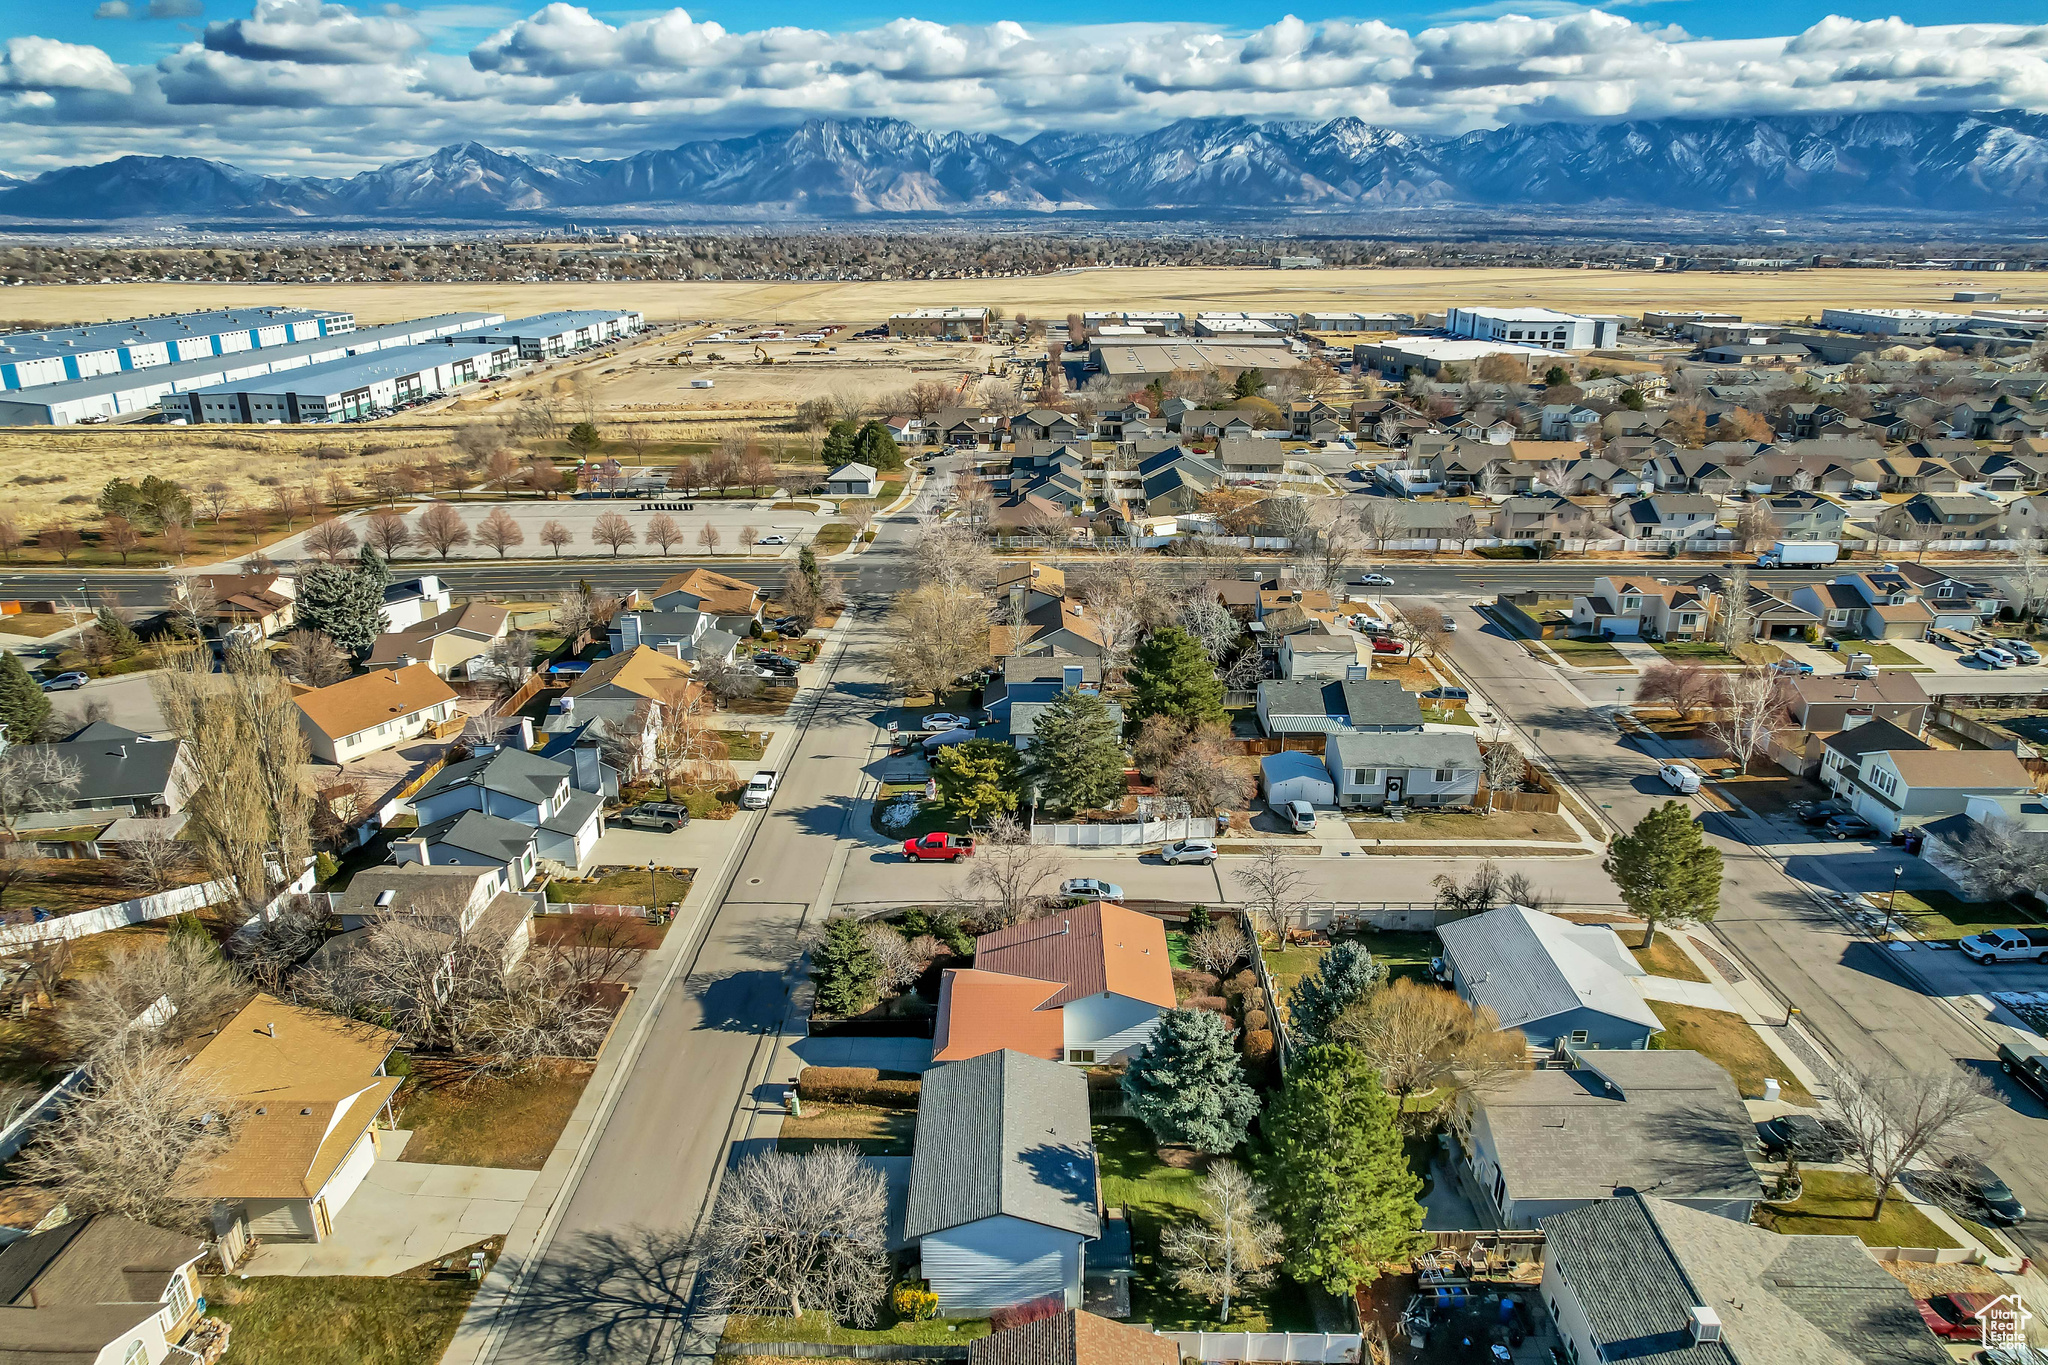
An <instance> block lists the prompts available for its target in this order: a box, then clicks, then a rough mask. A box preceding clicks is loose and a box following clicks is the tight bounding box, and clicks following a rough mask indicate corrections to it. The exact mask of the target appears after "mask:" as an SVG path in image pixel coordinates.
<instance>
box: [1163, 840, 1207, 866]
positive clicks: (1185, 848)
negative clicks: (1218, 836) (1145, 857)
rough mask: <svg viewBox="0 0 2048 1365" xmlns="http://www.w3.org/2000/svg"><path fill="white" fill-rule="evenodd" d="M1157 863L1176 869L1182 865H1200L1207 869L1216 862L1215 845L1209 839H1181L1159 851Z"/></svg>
mask: <svg viewBox="0 0 2048 1365" xmlns="http://www.w3.org/2000/svg"><path fill="white" fill-rule="evenodd" d="M1159 861H1160V862H1162V863H1171V864H1173V865H1174V866H1176V867H1178V866H1179V865H1180V864H1182V863H1200V864H1201V865H1202V866H1204V867H1207V866H1208V865H1209V864H1211V863H1213V862H1215V861H1216V844H1215V841H1214V840H1210V839H1181V840H1178V841H1176V842H1174V843H1171V844H1168V845H1167V846H1166V847H1165V848H1162V849H1160V850H1159Z"/></svg>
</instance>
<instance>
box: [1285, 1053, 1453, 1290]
mask: <svg viewBox="0 0 2048 1365" xmlns="http://www.w3.org/2000/svg"><path fill="white" fill-rule="evenodd" d="M1259 1127H1260V1130H1261V1131H1262V1132H1264V1133H1265V1135H1266V1139H1267V1149H1266V1152H1265V1156H1264V1159H1263V1160H1262V1161H1261V1163H1260V1166H1261V1173H1262V1174H1263V1175H1264V1176H1265V1178H1266V1188H1267V1189H1268V1190H1270V1191H1271V1192H1272V1196H1273V1212H1274V1214H1275V1215H1276V1216H1278V1218H1279V1220H1280V1225H1281V1226H1282V1227H1283V1228H1285V1229H1286V1232H1287V1253H1286V1260H1285V1262H1284V1264H1285V1266H1286V1269H1287V1273H1288V1274H1289V1275H1291V1276H1293V1277H1294V1278H1295V1279H1296V1280H1299V1281H1300V1282H1301V1283H1303V1284H1319V1285H1321V1286H1322V1287H1323V1288H1324V1289H1326V1290H1328V1291H1329V1292H1330V1293H1332V1294H1349V1293H1350V1292H1351V1291H1352V1287H1353V1286H1355V1285H1365V1284H1371V1283H1372V1282H1373V1281H1374V1280H1376V1279H1378V1278H1379V1274H1380V1268H1381V1266H1382V1265H1384V1264H1385V1263H1387V1262H1389V1261H1394V1260H1397V1259H1400V1258H1402V1257H1404V1256H1406V1255H1408V1254H1409V1253H1410V1252H1411V1251H1412V1250H1413V1249H1414V1247H1415V1245H1416V1240H1417V1239H1416V1232H1417V1230H1418V1229H1419V1228H1421V1226H1422V1206H1421V1205H1420V1204H1418V1203H1416V1202H1415V1196H1416V1194H1417V1193H1418V1192H1420V1191H1421V1189H1422V1181H1421V1180H1420V1179H1418V1178H1417V1177H1416V1175H1415V1173H1414V1172H1413V1171H1412V1170H1410V1169H1409V1168H1408V1158H1407V1156H1406V1154H1405V1153H1404V1152H1403V1151H1402V1147H1401V1134H1400V1133H1399V1131H1397V1129H1396V1128H1395V1126H1394V1101H1393V1099H1392V1097H1390V1096H1389V1095H1388V1094H1387V1092H1386V1088H1385V1087H1384V1086H1382V1085H1381V1084H1380V1077H1379V1073H1378V1072H1377V1071H1374V1070H1373V1069H1372V1067H1371V1066H1369V1065H1368V1064H1367V1063H1366V1060H1365V1059H1364V1058H1363V1057H1361V1056H1360V1055H1359V1054H1358V1052H1357V1050H1356V1049H1354V1048H1349V1047H1343V1046H1334V1047H1333V1046H1327V1045H1326V1046H1323V1047H1315V1048H1310V1049H1309V1050H1308V1051H1307V1052H1305V1053H1303V1054H1302V1055H1301V1056H1300V1057H1299V1058H1298V1060H1297V1061H1296V1062H1295V1064H1294V1066H1293V1067H1292V1068H1290V1069H1289V1071H1288V1072H1287V1080H1286V1082H1285V1084H1284V1085H1283V1086H1282V1087H1281V1090H1280V1093H1279V1095H1278V1096H1276V1097H1275V1098H1274V1100H1273V1102H1272V1103H1271V1104H1270V1105H1269V1106H1268V1107H1267V1109H1266V1114H1265V1117H1264V1118H1263V1119H1262V1120H1260V1124H1259Z"/></svg>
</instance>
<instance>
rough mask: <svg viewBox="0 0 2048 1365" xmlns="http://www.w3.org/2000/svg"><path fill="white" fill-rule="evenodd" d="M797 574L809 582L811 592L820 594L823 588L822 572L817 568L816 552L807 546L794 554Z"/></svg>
mask: <svg viewBox="0 0 2048 1365" xmlns="http://www.w3.org/2000/svg"><path fill="white" fill-rule="evenodd" d="M796 567H797V572H798V573H801V574H802V575H803V576H804V577H805V578H806V579H807V580H809V582H810V585H811V591H812V592H822V591H824V587H825V573H824V570H822V569H820V568H819V567H818V552H817V551H816V550H813V549H812V548H811V547H810V546H809V545H806V546H804V547H803V548H802V549H800V550H798V551H797V552H796Z"/></svg>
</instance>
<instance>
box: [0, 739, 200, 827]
mask: <svg viewBox="0 0 2048 1365" xmlns="http://www.w3.org/2000/svg"><path fill="white" fill-rule="evenodd" d="M27 747H30V748H34V749H36V750H38V751H40V752H44V753H50V754H54V755H55V756H56V757H58V758H59V759H61V760H63V761H64V762H66V763H70V764H75V765H77V768H78V785H77V786H76V787H74V788H72V789H71V790H70V791H69V792H67V793H65V794H64V797H63V800H62V801H61V802H60V803H59V804H57V805H55V806H54V807H52V808H51V809H50V810H49V811H48V812H47V813H46V815H45V817H44V818H42V819H36V818H33V817H32V818H31V819H30V820H29V821H27V822H26V823H28V824H37V823H43V824H48V823H51V822H57V821H66V822H69V821H68V819H67V817H70V816H73V815H83V814H88V813H100V812H104V813H105V814H107V815H110V816H123V815H145V816H160V815H175V814H176V813H177V812H178V810H179V809H180V808H182V807H183V806H184V804H185V794H186V791H187V789H188V787H189V784H190V783H191V780H192V773H191V768H190V765H189V764H188V763H187V762H186V761H185V755H184V745H183V744H182V743H180V742H179V741H178V740H175V739H145V738H143V737H142V736H141V735H139V734H137V733H135V731H133V730H128V729H124V728H122V727H121V726H119V725H115V724H113V723H112V722H110V721H104V720H96V721H93V722H92V723H91V724H89V725H85V726H82V727H80V728H79V729H77V730H74V731H72V732H71V734H70V735H69V736H67V737H66V738H65V739H63V740H61V741H59V742H58V743H56V744H37V745H31V746H27Z"/></svg>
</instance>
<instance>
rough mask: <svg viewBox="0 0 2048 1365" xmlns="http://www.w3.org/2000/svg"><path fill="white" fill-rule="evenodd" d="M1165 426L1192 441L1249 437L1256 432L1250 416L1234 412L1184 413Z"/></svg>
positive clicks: (1256, 424)
mask: <svg viewBox="0 0 2048 1365" xmlns="http://www.w3.org/2000/svg"><path fill="white" fill-rule="evenodd" d="M1167 426H1169V427H1171V428H1172V429H1173V430H1175V431H1177V432H1179V433H1180V434H1181V435H1182V436H1185V437H1188V438H1190V439H1193V440H1202V441H1215V440H1220V439H1222V438H1223V437H1225V436H1249V435H1251V434H1252V433H1253V432H1254V431H1256V430H1258V423H1257V422H1255V421H1253V420H1252V414H1250V413H1248V412H1236V411H1228V410H1225V411H1199V410H1198V411H1195V412H1184V413H1182V414H1181V415H1180V418H1179V420H1177V421H1171V422H1168V423H1167Z"/></svg>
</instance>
